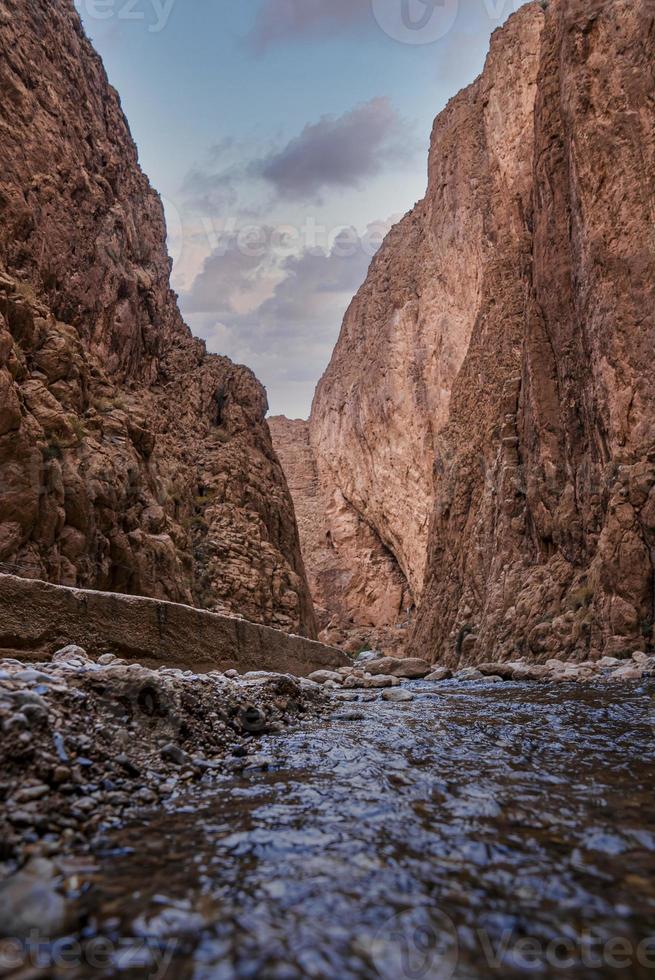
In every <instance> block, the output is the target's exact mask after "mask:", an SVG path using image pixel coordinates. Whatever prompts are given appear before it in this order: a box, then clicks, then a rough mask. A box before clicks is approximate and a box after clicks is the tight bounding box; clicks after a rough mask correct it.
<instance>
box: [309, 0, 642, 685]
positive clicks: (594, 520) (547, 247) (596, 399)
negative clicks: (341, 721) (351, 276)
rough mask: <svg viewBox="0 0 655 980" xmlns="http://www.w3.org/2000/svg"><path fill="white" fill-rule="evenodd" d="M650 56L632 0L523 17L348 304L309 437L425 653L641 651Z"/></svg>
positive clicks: (492, 57)
mask: <svg viewBox="0 0 655 980" xmlns="http://www.w3.org/2000/svg"><path fill="white" fill-rule="evenodd" d="M654 64H655V28H654V19H653V14H652V9H651V5H650V4H649V3H648V2H647V0H637V2H635V3H627V2H622V0H617V2H615V3H612V4H607V3H604V2H602V0H589V2H585V3H584V4H583V3H581V2H576V0H552V2H550V3H549V4H530V5H527V6H526V7H523V8H521V9H520V10H519V11H518V12H517V13H516V14H515V15H513V16H512V17H511V18H510V19H509V21H508V22H507V24H506V25H505V26H504V27H503V28H502V29H501V30H499V31H497V32H496V33H495V34H494V36H493V38H492V44H491V50H490V54H489V57H488V60H487V63H486V66H485V69H484V72H483V74H482V75H481V76H480V78H479V79H477V80H476V81H475V82H474V83H473V85H471V86H470V87H469V88H468V89H466V90H464V91H463V92H461V93H460V94H459V95H458V96H457V97H456V98H455V99H453V100H452V101H451V103H450V104H449V105H448V107H447V108H446V109H445V110H444V112H443V113H442V114H441V115H440V116H439V117H438V118H437V120H436V122H435V127H434V132H433V136H432V145H431V151H430V161H429V182H428V191H427V194H426V197H425V199H424V200H423V201H421V202H420V203H419V204H418V205H417V206H416V208H415V209H414V210H413V211H412V212H410V214H408V215H407V216H406V217H405V218H404V219H403V221H402V222H401V223H400V224H399V225H398V226H396V227H395V228H394V229H393V230H392V231H391V233H390V235H389V236H388V238H387V240H386V242H385V243H384V245H383V247H382V249H381V250H380V252H379V253H378V255H377V256H376V258H375V259H374V261H373V263H372V266H371V270H370V273H369V276H368V278H367V281H366V283H365V284H364V286H363V287H362V289H361V290H360V292H359V293H358V295H357V297H356V298H355V300H354V302H353V304H352V306H351V308H350V310H349V311H348V313H347V315H346V319H345V322H344V325H343V328H342V332H341V336H340V339H339V341H338V344H337V347H336V349H335V352H334V356H333V358H332V361H331V363H330V366H329V368H328V370H327V372H326V374H325V376H324V378H323V379H322V381H321V383H320V385H319V387H318V390H317V394H316V398H315V402H314V407H313V410H312V418H311V424H310V438H311V443H312V446H313V450H314V455H315V457H316V462H317V468H318V472H319V478H320V479H321V481H322V482H323V484H324V486H325V490H326V492H327V493H328V494H335V493H342V494H343V496H344V498H345V499H347V500H348V501H349V502H350V504H351V505H352V506H353V507H354V508H355V509H356V511H357V512H358V513H359V514H361V515H362V516H363V517H364V518H365V520H366V522H367V524H369V525H370V526H371V527H372V528H374V529H375V532H376V533H377V534H378V535H379V537H380V540H381V541H382V542H383V543H384V544H385V546H386V547H387V548H388V549H389V550H390V552H391V553H392V554H393V555H394V556H395V558H396V559H397V562H398V565H399V567H400V568H401V570H402V572H403V574H404V575H405V576H406V578H407V581H408V583H409V584H410V587H411V589H412V592H413V594H414V597H415V598H416V600H417V601H418V603H419V612H418V620H417V623H416V627H415V629H414V633H413V638H412V648H413V652H414V653H416V654H421V655H428V656H429V657H430V658H431V659H432V660H435V661H442V662H444V663H446V664H449V665H452V664H455V663H458V662H476V661H482V660H488V659H490V658H491V656H492V655H493V658H494V659H498V657H501V658H504V659H511V658H512V657H514V656H516V655H527V656H529V657H530V658H532V659H535V660H543V659H547V658H548V657H549V656H552V655H553V654H557V655H558V656H560V657H564V658H566V659H572V660H578V659H579V660H583V659H585V658H586V657H588V656H591V657H592V658H593V657H596V656H598V655H600V654H601V653H602V652H605V653H611V654H621V653H623V652H626V653H627V652H629V651H631V650H635V649H644V648H651V647H652V643H653V635H652V629H653V616H654V600H653V595H654V590H653V555H654V554H655V551H654V548H655V517H653V515H654V514H655V489H654V487H655V404H654V399H655V394H654V392H653V386H652V384H651V383H650V361H651V359H652V355H653V351H655V316H654V313H653V311H654V310H655V244H654V240H653V217H654V215H655V184H654V177H653V174H655V167H654V164H655V109H654V106H655V101H654V100H655V81H654V75H653V65H654Z"/></svg>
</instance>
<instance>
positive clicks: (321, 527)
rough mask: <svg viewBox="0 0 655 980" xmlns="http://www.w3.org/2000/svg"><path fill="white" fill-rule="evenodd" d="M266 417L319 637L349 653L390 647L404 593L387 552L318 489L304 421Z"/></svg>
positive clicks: (407, 600)
mask: <svg viewBox="0 0 655 980" xmlns="http://www.w3.org/2000/svg"><path fill="white" fill-rule="evenodd" d="M268 424H269V428H270V430H271V435H272V437H273V445H274V447H275V450H276V452H277V454H278V456H279V458H280V462H281V463H282V466H283V468H284V470H285V473H286V476H287V480H288V482H289V489H290V491H291V496H292V498H293V502H294V505H295V509H296V518H297V521H298V528H299V531H300V542H301V547H302V553H303V558H304V560H305V566H306V568H307V575H308V579H309V586H310V590H311V593H312V597H313V600H314V606H315V609H316V615H317V618H318V622H319V628H320V629H321V631H322V632H321V638H322V639H324V640H325V641H327V642H330V643H338V644H340V645H342V646H344V647H346V649H349V650H352V652H355V651H358V650H360V649H362V647H366V646H369V645H376V644H380V643H382V644H384V646H385V648H392V649H397V648H398V647H399V646H400V645H402V643H404V640H405V632H406V631H403V630H402V628H401V629H399V628H398V627H399V626H402V624H403V623H404V622H405V621H406V618H407V611H408V607H409V606H410V605H411V603H412V599H411V596H410V594H409V590H408V589H407V583H406V582H405V579H404V577H403V576H402V574H401V572H400V571H399V569H398V566H397V563H396V561H395V559H394V557H393V555H391V554H390V553H389V551H388V550H387V549H386V548H385V547H384V546H383V545H382V544H381V542H380V539H379V537H378V535H377V534H376V533H375V531H374V530H373V529H372V528H371V527H370V526H369V525H368V524H366V523H365V521H364V520H363V519H362V518H361V517H360V516H359V515H358V514H357V513H356V512H355V511H354V510H353V509H352V508H351V507H349V506H348V504H347V503H346V501H345V500H344V499H343V497H342V496H341V494H340V493H339V492H338V491H337V492H336V493H333V495H332V496H330V495H329V493H326V492H325V487H324V484H323V479H324V477H321V476H319V471H318V467H317V462H316V458H315V456H314V451H313V449H312V446H311V442H310V433H309V422H307V421H303V420H301V419H293V420H291V419H287V418H285V417H284V416H282V415H278V416H274V417H272V418H269V420H268ZM385 627H386V628H385Z"/></svg>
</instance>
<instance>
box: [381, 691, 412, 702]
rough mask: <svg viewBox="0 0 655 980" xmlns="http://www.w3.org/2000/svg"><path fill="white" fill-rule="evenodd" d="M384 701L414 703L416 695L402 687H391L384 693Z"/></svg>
mask: <svg viewBox="0 0 655 980" xmlns="http://www.w3.org/2000/svg"><path fill="white" fill-rule="evenodd" d="M382 700H383V701H393V702H395V703H399V702H403V701H413V700H414V695H413V694H412V693H411V691H405V690H403V688H402V687H391V688H389V689H388V690H386V691H383V692H382Z"/></svg>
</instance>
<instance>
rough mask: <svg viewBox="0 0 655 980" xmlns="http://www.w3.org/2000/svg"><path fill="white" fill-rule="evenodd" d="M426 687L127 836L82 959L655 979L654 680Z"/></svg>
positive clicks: (163, 967) (299, 970) (304, 737)
mask: <svg viewBox="0 0 655 980" xmlns="http://www.w3.org/2000/svg"><path fill="white" fill-rule="evenodd" d="M409 689H410V690H412V691H413V693H414V695H415V696H414V700H413V701H412V702H410V703H406V704H393V703H386V702H384V701H381V700H379V697H378V696H377V695H375V696H374V699H371V700H361V699H360V700H359V701H343V700H339V699H338V698H337V697H336V696H335V712H334V715H333V717H332V718H331V720H329V721H328V722H325V721H322V722H320V723H315V724H313V725H309V726H308V727H306V728H302V729H299V730H296V731H293V732H291V733H287V734H285V735H279V736H272V737H267V738H264V739H263V740H262V742H261V745H260V746H259V747H258V753H259V755H260V756H263V757H265V760H266V762H267V763H268V766H269V768H268V770H267V771H263V770H261V769H252V770H250V771H247V772H246V773H243V774H241V775H238V776H237V775H225V776H222V777H220V778H219V779H218V781H215V782H213V783H211V784H208V785H207V786H205V785H204V784H201V786H200V787H199V788H198V789H195V790H194V791H193V793H192V795H191V796H189V797H186V798H184V799H180V800H178V801H177V804H176V805H177V809H171V810H169V812H166V813H163V814H159V815H155V816H154V817H153V818H152V819H150V820H149V821H148V822H147V823H144V824H143V825H137V826H132V827H130V828H128V829H126V830H123V831H121V832H120V833H118V834H116V835H115V836H114V837H112V838H110V839H108V841H107V848H106V850H105V851H104V852H102V853H101V854H100V855H99V856H98V859H99V870H98V873H97V875H96V882H95V885H94V888H93V890H92V891H91V892H90V893H89V894H88V896H87V897H86V901H87V902H88V903H89V909H90V910H92V913H93V914H92V915H91V917H90V920H89V928H88V929H87V931H86V933H85V938H86V940H87V941H89V940H90V939H91V938H92V937H103V942H104V941H106V943H107V947H106V952H107V955H108V957H109V959H108V962H109V963H110V965H109V966H108V967H107V968H106V969H105V970H104V971H103V969H102V965H101V961H100V962H98V963H96V965H95V969H94V970H92V969H91V968H90V967H89V968H88V971H87V972H84V973H83V975H84V976H86V975H90V974H91V973H93V975H102V974H103V972H104V974H105V975H108V976H109V975H111V976H125V977H146V976H153V977H155V976H157V977H167V978H178V977H179V978H187V977H188V978H194V980H205V978H221V980H222V978H225V980H229V978H252V980H260V978H265V980H267V978H271V980H272V978H280V980H282V978H285V980H286V978H289V980H292V978H304V977H312V978H314V977H316V978H330V980H332V978H334V980H347V978H354V977H357V978H369V977H370V978H383V980H386V978H389V980H391V978H393V980H432V978H439V980H448V978H451V977H456V978H478V977H499V978H509V977H515V976H520V977H523V976H526V977H527V976H530V977H551V976H552V977H585V978H587V977H592V978H593V977H621V978H640V977H652V976H654V975H655V939H654V938H652V937H655V790H654V781H655V687H653V686H652V685H650V686H646V685H643V684H642V685H641V686H632V687H631V686H629V685H621V686H620V687H619V686H618V685H616V686H615V685H612V686H611V687H609V686H605V687H603V686H600V685H598V686H585V687H581V686H576V685H557V686H550V685H543V686H541V685H537V684H529V685H528V684H502V685H493V684H491V683H488V684H487V683H484V684H480V683H474V684H462V683H459V684H457V683H455V682H449V683H447V684H441V685H438V686H437V685H432V684H427V683H420V682H418V683H415V684H411V685H409ZM360 697H361V696H360ZM363 697H364V698H366V697H368V695H363ZM371 697H372V696H371ZM93 941H94V942H96V943H97V942H99V940H98V939H97V938H96V939H95V940H93Z"/></svg>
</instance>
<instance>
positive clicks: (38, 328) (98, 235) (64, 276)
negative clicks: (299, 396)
mask: <svg viewBox="0 0 655 980" xmlns="http://www.w3.org/2000/svg"><path fill="white" fill-rule="evenodd" d="M0 163H1V167H0V570H4V571H10V572H15V573H17V574H20V575H25V576H28V577H32V578H44V579H46V580H48V581H51V582H55V583H59V584H63V585H71V586H83V587H87V588H95V589H104V590H110V591H115V592H128V593H135V594H140V595H145V596H153V597H157V598H162V599H169V600H173V601H183V602H188V603H192V604H194V605H198V606H201V607H203V608H205V609H208V610H212V611H216V612H223V613H233V614H236V615H241V616H244V617H246V618H248V619H251V620H253V621H255V622H260V623H265V624H270V625H274V626H277V627H279V628H281V629H285V630H289V631H300V632H302V633H304V634H307V635H309V636H313V635H315V632H316V623H315V618H314V613H313V608H312V602H311V597H310V594H309V590H308V587H307V582H306V578H305V573H304V568H303V563H302V558H301V554H300V546H299V541H298V533H297V528H296V524H295V518H294V513H293V505H292V502H291V498H290V496H289V492H288V488H287V485H286V480H285V478H284V474H283V472H282V469H281V467H280V464H279V462H278V459H277V457H276V455H275V452H274V450H273V447H272V444H271V440H270V434H269V432H268V428H267V425H266V422H265V415H266V411H267V404H266V396H265V393H264V390H263V389H262V387H261V385H260V384H259V382H258V381H257V380H256V378H255V377H254V376H253V375H252V373H251V372H250V371H249V370H248V369H247V368H244V367H241V366H237V365H234V364H232V363H231V362H230V361H229V360H228V359H227V358H224V357H219V356H215V355H208V354H207V353H206V351H205V348H204V345H203V344H202V343H201V342H200V341H198V340H195V339H194V338H193V337H192V336H191V334H190V332H189V330H188V328H187V327H186V326H185V324H184V323H183V321H182V319H181V316H180V313H179V310H178V307H177V302H176V297H175V295H174V294H173V293H172V292H171V290H170V287H169V276H170V260H169V258H168V255H167V251H166V231H165V224H164V214H163V209H162V205H161V202H160V199H159V197H158V196H157V194H155V193H154V191H153V190H152V189H151V187H150V185H149V183H148V180H147V178H146V177H145V176H144V174H143V173H142V171H141V170H140V168H139V164H138V159H137V151H136V147H135V145H134V143H133V140H132V138H131V135H130V132H129V128H128V125H127V122H126V120H125V118H124V116H123V113H122V110H121V107H120V102H119V99H118V96H117V94H116V92H115V91H114V90H113V89H112V88H111V87H110V86H109V84H108V82H107V78H106V75H105V72H104V69H103V67H102V63H101V61H100V59H99V58H98V56H97V55H96V53H95V52H94V51H93V49H92V47H91V45H90V44H89V42H88V40H87V38H86V37H85V35H84V32H83V29H82V27H81V24H80V20H79V17H78V15H77V13H76V11H75V9H74V6H73V2H72V0H47V2H46V0H30V2H28V0H0Z"/></svg>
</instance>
